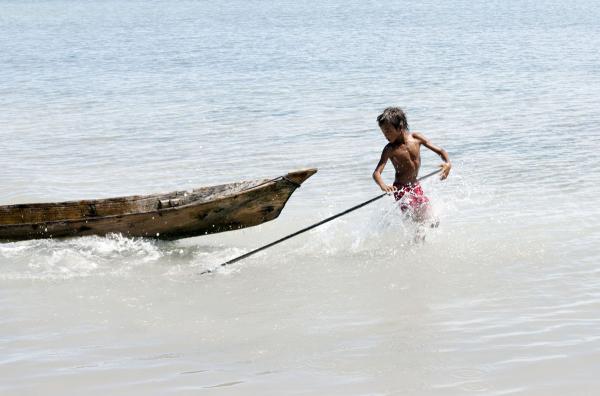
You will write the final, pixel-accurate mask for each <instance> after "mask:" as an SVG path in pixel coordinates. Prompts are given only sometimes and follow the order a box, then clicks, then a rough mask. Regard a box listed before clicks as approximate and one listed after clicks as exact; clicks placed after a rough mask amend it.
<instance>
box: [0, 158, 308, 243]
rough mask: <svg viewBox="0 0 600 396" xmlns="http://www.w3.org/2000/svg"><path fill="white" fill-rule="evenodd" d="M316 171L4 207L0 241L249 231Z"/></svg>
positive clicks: (166, 236)
mask: <svg viewBox="0 0 600 396" xmlns="http://www.w3.org/2000/svg"><path fill="white" fill-rule="evenodd" d="M316 171H317V170H316V169H314V168H311V169H303V170H299V171H295V172H290V173H288V174H287V175H285V176H281V177H279V178H276V179H272V180H268V179H264V180H252V181H244V182H238V183H231V184H223V185H219V186H211V187H203V188H199V189H195V190H192V191H175V192H171V193H167V194H152V195H145V196H137V195H136V196H129V197H119V198H108V199H98V200H83V201H69V202H58V203H39V204H19V205H5V206H0V240H7V241H17V240H26V239H39V238H64V237H74V236H85V235H106V234H110V233H121V234H123V235H126V236H131V237H149V238H159V239H177V238H185V237H192V236H198V235H205V234H212V233H216V232H223V231H230V230H235V229H240V228H245V227H250V226H254V225H258V224H261V223H264V222H266V221H270V220H273V219H275V218H277V217H278V216H279V214H280V213H281V210H282V209H283V207H284V206H285V204H286V202H287V200H288V199H289V198H290V196H291V195H292V193H293V192H294V191H295V190H296V188H298V187H299V186H300V185H301V184H302V183H303V182H304V181H305V180H306V179H308V178H309V177H310V176H312V175H313V174H314V173H315V172H316Z"/></svg>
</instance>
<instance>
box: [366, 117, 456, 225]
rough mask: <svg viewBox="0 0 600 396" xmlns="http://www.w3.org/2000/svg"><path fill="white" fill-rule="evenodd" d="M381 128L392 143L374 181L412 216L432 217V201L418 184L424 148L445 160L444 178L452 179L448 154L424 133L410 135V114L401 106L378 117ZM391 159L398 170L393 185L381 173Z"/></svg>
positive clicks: (381, 160) (417, 217) (388, 146)
mask: <svg viewBox="0 0 600 396" xmlns="http://www.w3.org/2000/svg"><path fill="white" fill-rule="evenodd" d="M377 122H378V123H379V128H381V132H383V135H384V136H385V138H386V139H387V140H388V142H389V143H388V144H387V145H386V146H385V147H384V148H383V152H382V153H381V159H380V160H379V163H378V164H377V167H376V168H375V171H374V172H373V179H375V182H376V183H377V185H379V187H380V188H381V189H382V190H383V191H386V192H389V193H393V194H394V197H395V198H396V201H400V208H401V209H402V211H403V212H407V211H408V213H409V214H410V215H411V217H412V218H413V219H414V220H416V221H418V222H422V221H424V220H426V219H428V218H429V217H430V213H429V209H430V207H429V199H428V198H427V197H426V196H425V194H423V190H422V189H421V185H420V184H419V182H418V181H417V175H418V173H419V167H420V166H421V146H425V147H427V148H428V149H430V150H431V151H433V152H434V153H436V154H437V155H439V156H440V157H442V159H443V160H444V163H443V164H441V165H440V167H441V168H442V172H441V176H440V179H442V180H444V179H445V178H447V177H448V173H450V169H451V168H452V164H451V163H450V158H449V157H448V153H447V152H446V150H444V149H443V148H441V147H438V146H436V145H434V144H433V143H431V142H430V141H429V140H428V139H427V138H426V137H425V136H423V135H422V134H420V133H416V132H414V133H410V132H409V131H408V122H407V121H406V115H405V114H404V111H402V109H401V108H399V107H388V108H387V109H385V110H384V111H383V113H381V114H380V115H379V116H378V117H377ZM388 160H391V161H392V164H393V165H394V169H395V170H396V177H395V179H394V184H393V185H391V186H390V185H387V184H385V183H384V182H383V179H382V177H381V172H382V171H383V168H384V167H385V164H386V163H387V161H388Z"/></svg>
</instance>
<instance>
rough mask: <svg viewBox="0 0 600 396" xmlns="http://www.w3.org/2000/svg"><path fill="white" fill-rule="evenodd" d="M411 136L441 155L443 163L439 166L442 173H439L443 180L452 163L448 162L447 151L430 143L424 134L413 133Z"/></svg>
mask: <svg viewBox="0 0 600 396" xmlns="http://www.w3.org/2000/svg"><path fill="white" fill-rule="evenodd" d="M413 136H414V137H415V138H417V139H418V140H419V141H420V142H421V144H422V145H423V146H425V147H427V148H428V149H429V150H431V151H433V152H434V153H436V154H437V155H439V156H440V157H442V159H443V160H444V163H443V164H441V165H440V168H442V174H441V175H440V179H442V180H444V179H445V178H447V177H448V174H449V173H450V169H452V163H451V162H450V157H448V153H447V152H446V150H444V149H443V148H441V147H438V146H436V145H435V144H433V143H431V141H430V140H429V139H427V138H426V137H425V136H424V135H422V134H420V133H413Z"/></svg>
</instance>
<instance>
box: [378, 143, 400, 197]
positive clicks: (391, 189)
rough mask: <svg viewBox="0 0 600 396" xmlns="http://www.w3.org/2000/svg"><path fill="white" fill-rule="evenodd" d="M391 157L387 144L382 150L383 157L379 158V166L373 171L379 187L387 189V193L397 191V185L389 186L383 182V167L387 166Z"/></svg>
mask: <svg viewBox="0 0 600 396" xmlns="http://www.w3.org/2000/svg"><path fill="white" fill-rule="evenodd" d="M389 158H390V152H389V148H388V146H385V147H384V148H383V151H382V152H381V159H380V160H379V163H378V164H377V167H375V171H374V172H373V179H374V180H375V183H377V185H378V186H379V188H381V190H382V191H385V192H387V193H391V192H394V191H396V187H394V186H388V185H387V184H385V183H384V182H383V178H382V177H381V172H383V168H385V164H386V163H387V161H388V159H389Z"/></svg>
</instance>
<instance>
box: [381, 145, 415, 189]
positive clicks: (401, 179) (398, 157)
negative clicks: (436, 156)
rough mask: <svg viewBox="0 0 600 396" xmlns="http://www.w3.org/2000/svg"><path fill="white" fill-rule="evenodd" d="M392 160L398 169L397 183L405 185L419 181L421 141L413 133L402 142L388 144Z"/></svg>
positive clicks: (395, 180) (395, 181)
mask: <svg viewBox="0 0 600 396" xmlns="http://www.w3.org/2000/svg"><path fill="white" fill-rule="evenodd" d="M388 147H389V150H390V160H391V161H392V164H393V165H394V169H395V170H396V176H395V179H394V184H395V185H405V184H409V183H414V182H416V181H417V174H418V173H419V167H420V166H421V142H420V141H418V140H417V139H415V138H414V137H413V136H412V135H408V138H407V139H406V142H404V143H402V144H397V143H390V144H388Z"/></svg>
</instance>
